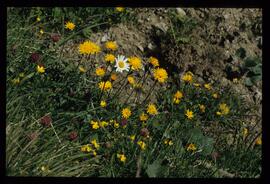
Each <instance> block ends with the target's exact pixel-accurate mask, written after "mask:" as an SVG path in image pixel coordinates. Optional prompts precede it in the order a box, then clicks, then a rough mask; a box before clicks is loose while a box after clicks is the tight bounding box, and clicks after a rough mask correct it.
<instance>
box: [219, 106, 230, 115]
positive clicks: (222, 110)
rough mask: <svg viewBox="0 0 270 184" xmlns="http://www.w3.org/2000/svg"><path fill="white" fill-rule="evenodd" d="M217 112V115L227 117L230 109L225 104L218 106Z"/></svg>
mask: <svg viewBox="0 0 270 184" xmlns="http://www.w3.org/2000/svg"><path fill="white" fill-rule="evenodd" d="M219 110H220V111H218V112H216V113H217V115H220V116H221V115H227V114H228V113H229V112H230V108H229V107H228V106H227V104H225V103H222V104H219Z"/></svg>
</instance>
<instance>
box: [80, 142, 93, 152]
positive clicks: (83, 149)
mask: <svg viewBox="0 0 270 184" xmlns="http://www.w3.org/2000/svg"><path fill="white" fill-rule="evenodd" d="M91 150H92V148H91V146H90V144H87V145H83V146H82V147H81V151H82V152H88V153H89V152H90V151H91Z"/></svg>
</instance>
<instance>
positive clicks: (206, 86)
mask: <svg viewBox="0 0 270 184" xmlns="http://www.w3.org/2000/svg"><path fill="white" fill-rule="evenodd" d="M204 87H205V89H208V90H210V89H212V87H211V84H210V83H208V84H204Z"/></svg>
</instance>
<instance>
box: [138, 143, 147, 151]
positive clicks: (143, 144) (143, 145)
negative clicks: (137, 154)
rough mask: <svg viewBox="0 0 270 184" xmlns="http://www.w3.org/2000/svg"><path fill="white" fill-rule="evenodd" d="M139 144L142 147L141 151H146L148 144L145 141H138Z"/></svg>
mask: <svg viewBox="0 0 270 184" xmlns="http://www.w3.org/2000/svg"><path fill="white" fill-rule="evenodd" d="M137 144H138V145H139V146H140V148H141V150H145V148H146V144H145V142H143V141H138V142H137Z"/></svg>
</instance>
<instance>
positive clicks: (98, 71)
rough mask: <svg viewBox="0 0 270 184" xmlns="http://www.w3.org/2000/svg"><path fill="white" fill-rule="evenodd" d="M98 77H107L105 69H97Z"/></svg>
mask: <svg viewBox="0 0 270 184" xmlns="http://www.w3.org/2000/svg"><path fill="white" fill-rule="evenodd" d="M96 75H97V76H99V77H102V76H104V75H105V70H104V69H103V68H97V69H96Z"/></svg>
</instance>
